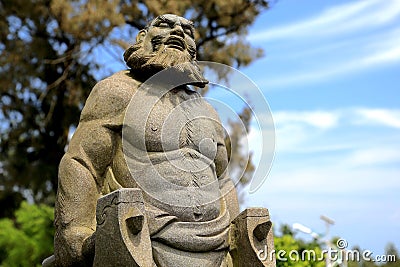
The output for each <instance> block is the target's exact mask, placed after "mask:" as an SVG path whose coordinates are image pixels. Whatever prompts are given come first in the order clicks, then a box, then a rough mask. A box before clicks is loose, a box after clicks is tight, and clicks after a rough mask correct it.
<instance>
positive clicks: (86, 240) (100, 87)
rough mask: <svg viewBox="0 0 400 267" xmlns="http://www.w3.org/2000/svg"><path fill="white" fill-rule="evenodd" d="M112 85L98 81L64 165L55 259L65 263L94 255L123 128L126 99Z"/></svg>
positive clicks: (87, 261) (86, 260)
mask: <svg viewBox="0 0 400 267" xmlns="http://www.w3.org/2000/svg"><path fill="white" fill-rule="evenodd" d="M112 87H113V86H112V84H110V83H109V82H107V81H102V82H100V83H99V84H97V85H96V86H95V87H94V88H93V90H92V93H91V95H90V96H89V98H88V100H87V102H86V105H85V107H84V109H83V111H82V115H81V119H80V122H79V125H78V127H77V129H76V131H75V133H74V136H73V137H72V139H71V141H70V143H69V146H68V151H67V152H66V153H65V155H64V157H63V158H62V160H61V162H60V165H59V177H58V192H57V199H56V207H55V226H56V233H55V239H54V243H55V257H56V261H57V262H58V263H59V265H61V266H71V265H76V264H78V265H83V266H85V264H88V265H90V261H92V260H93V256H94V236H93V234H94V232H95V229H96V205H97V199H98V198H99V197H100V196H101V187H102V183H103V177H104V174H105V171H106V170H107V167H108V166H110V164H111V162H112V158H113V154H114V151H115V144H116V138H118V137H119V133H118V132H119V131H120V129H121V127H122V116H123V115H124V114H123V111H124V107H123V106H121V105H124V102H126V101H116V98H117V96H115V95H114V94H117V95H118V92H113V88H112Z"/></svg>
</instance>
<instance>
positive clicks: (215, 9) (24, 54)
mask: <svg viewBox="0 0 400 267" xmlns="http://www.w3.org/2000/svg"><path fill="white" fill-rule="evenodd" d="M267 8H268V3H267V1H266V0H229V1H227V0H180V1H165V0H141V1H130V0H119V1H116V0H84V1H82V0H72V1H64V0H35V1H26V0H12V1H11V0H0V18H1V19H0V92H1V96H0V97H1V104H0V107H1V111H0V130H1V132H0V138H1V139H0V140H1V145H0V152H1V153H0V204H1V206H2V207H9V206H10V207H11V206H12V205H14V206H18V205H16V204H15V203H14V204H10V203H13V201H14V202H15V200H16V199H21V198H20V197H16V196H15V194H16V193H21V194H22V195H23V196H24V197H30V198H32V199H33V200H34V201H36V202H45V203H50V204H51V203H53V201H54V193H55V191H56V188H57V168H58V164H59V162H60V159H61V157H62V156H63V154H64V150H65V147H66V145H67V143H68V134H69V133H70V130H71V129H73V128H74V127H75V126H76V125H77V123H78V120H79V114H80V111H81V109H82V107H83V105H84V102H85V99H86V97H87V96H88V94H89V92H90V90H91V88H92V87H93V85H94V84H95V83H96V79H95V77H94V73H96V72H98V71H99V70H101V69H103V68H104V67H105V66H104V65H102V64H101V62H100V61H99V60H97V59H98V57H99V56H98V55H97V56H96V55H95V53H93V51H94V49H95V48H96V47H98V46H99V45H105V46H106V48H107V49H109V50H110V53H113V50H114V51H115V50H117V51H119V50H121V51H122V50H123V49H125V48H126V47H127V46H128V45H129V44H130V43H132V42H133V40H134V38H135V35H136V33H137V31H138V29H141V28H143V27H144V26H145V25H146V24H147V22H148V20H149V19H151V18H153V17H155V16H157V15H160V14H163V13H174V14H177V15H181V16H184V17H186V18H188V19H191V20H192V21H193V22H194V24H195V27H196V29H197V32H196V40H197V45H198V47H197V49H198V59H199V60H209V61H215V62H220V63H224V64H227V65H231V66H234V67H240V66H245V65H248V64H250V63H251V62H252V61H253V60H255V59H256V58H258V57H260V56H261V55H262V51H261V50H260V49H257V48H254V47H252V46H251V45H250V44H248V43H247V42H246V41H245V39H244V37H245V35H246V31H247V29H248V27H249V26H250V25H251V24H252V23H253V22H254V20H255V19H256V17H257V16H258V15H259V14H260V12H262V11H264V10H266V9H267ZM118 32H120V33H122V32H124V33H125V34H118ZM116 36H117V37H119V38H116ZM118 47H119V48H118ZM121 48H122V49H121ZM118 49H119V50H118ZM118 56H119V57H120V58H122V55H118ZM245 112H246V111H245ZM245 112H244V113H243V114H244V115H245ZM242 164H243V163H242ZM249 170H250V171H251V168H250V169H249ZM7 203H8V204H7ZM4 205H6V206H4ZM5 214H6V213H5Z"/></svg>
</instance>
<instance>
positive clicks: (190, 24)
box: [156, 15, 194, 31]
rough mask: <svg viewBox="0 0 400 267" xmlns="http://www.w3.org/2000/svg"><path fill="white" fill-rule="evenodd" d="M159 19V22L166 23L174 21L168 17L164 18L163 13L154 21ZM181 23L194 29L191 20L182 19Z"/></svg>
mask: <svg viewBox="0 0 400 267" xmlns="http://www.w3.org/2000/svg"><path fill="white" fill-rule="evenodd" d="M160 21H161V22H166V23H168V24H174V21H173V20H170V19H168V18H166V17H165V16H163V15H161V16H159V17H158V18H157V21H156V22H160ZM181 25H182V26H184V27H188V28H190V29H191V30H192V31H193V30H194V26H193V22H192V21H188V22H183V21H181Z"/></svg>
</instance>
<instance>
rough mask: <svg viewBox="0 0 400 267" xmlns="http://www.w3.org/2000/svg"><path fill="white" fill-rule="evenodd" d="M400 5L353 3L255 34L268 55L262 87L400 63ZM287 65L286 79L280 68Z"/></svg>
mask: <svg viewBox="0 0 400 267" xmlns="http://www.w3.org/2000/svg"><path fill="white" fill-rule="evenodd" d="M399 22H400V1H396V0H388V1H378V0H366V1H354V2H350V3H347V4H344V5H338V6H334V7H331V8H329V9H327V10H325V11H323V12H321V13H320V14H318V15H316V16H314V17H312V18H306V19H304V20H302V21H295V22H293V23H291V24H288V25H284V26H277V27H275V28H270V29H268V28H267V29H266V30H264V31H261V32H258V33H255V34H252V35H250V41H252V42H255V43H262V46H263V48H264V49H265V51H267V56H266V57H265V58H264V59H263V60H262V61H261V62H256V64H255V65H257V64H263V67H264V68H267V69H268V71H267V75H264V76H263V77H262V78H260V80H258V81H256V82H257V84H258V85H259V86H260V87H262V88H267V89H273V88H282V87H287V86H289V85H300V84H309V83H315V82H326V81H327V80H329V79H331V78H333V77H338V76H346V75H351V74H354V73H355V72H360V71H363V70H367V69H371V68H377V67H382V66H386V65H388V64H398V63H400V27H399V24H398V23H399ZM277 66H278V68H279V67H282V66H285V67H284V68H285V75H284V76H281V75H279V73H278V75H276V74H275V69H276V68H277Z"/></svg>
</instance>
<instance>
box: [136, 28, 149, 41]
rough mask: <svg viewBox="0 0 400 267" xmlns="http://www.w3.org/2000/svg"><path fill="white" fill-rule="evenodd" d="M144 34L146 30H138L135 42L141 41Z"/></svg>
mask: <svg viewBox="0 0 400 267" xmlns="http://www.w3.org/2000/svg"><path fill="white" fill-rule="evenodd" d="M146 34H147V31H146V30H144V29H143V30H140V31H139V32H138V34H137V35H136V42H139V41H143V39H144V37H145V36H146Z"/></svg>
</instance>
